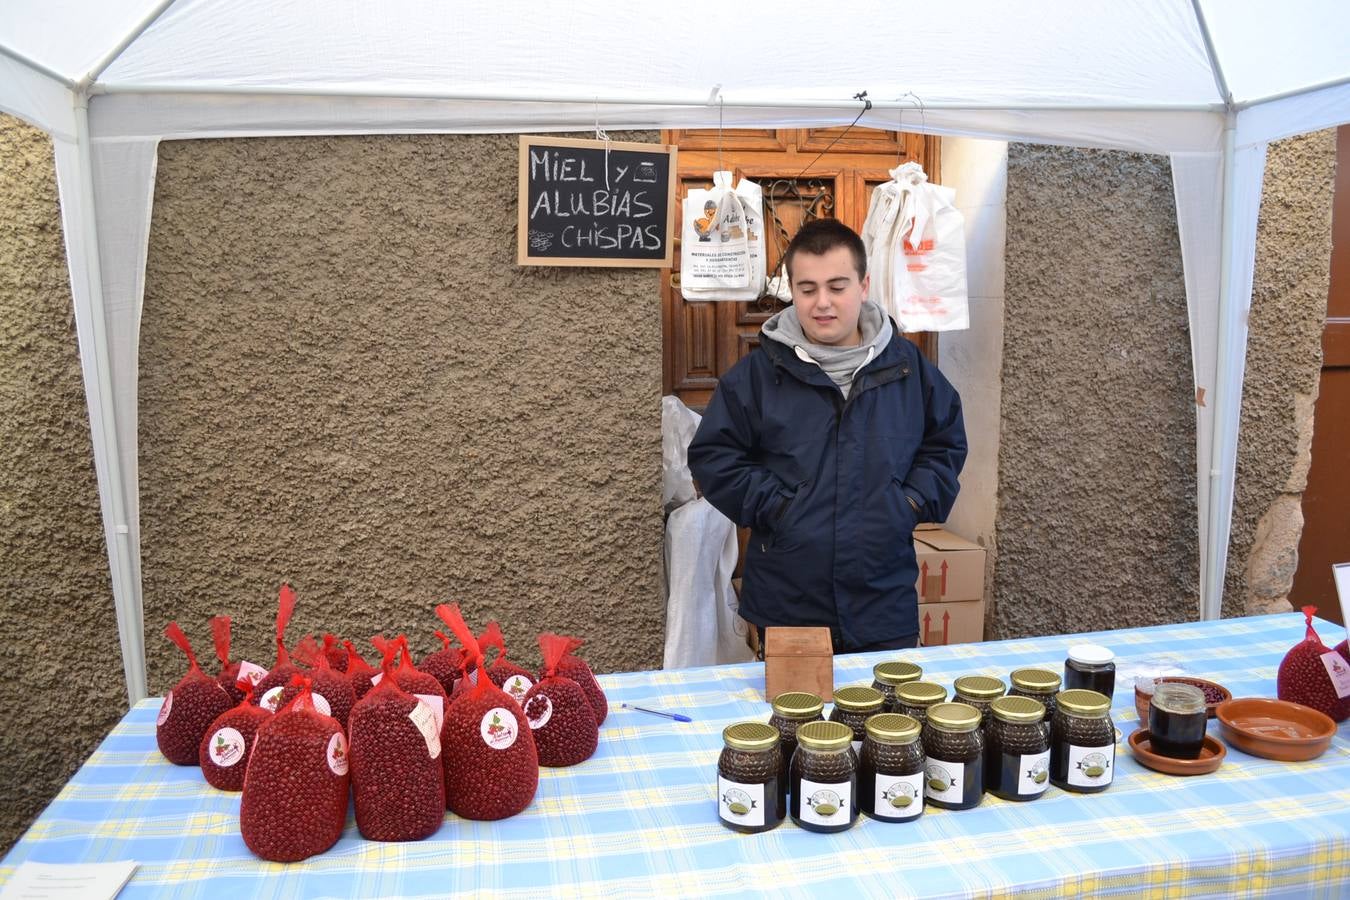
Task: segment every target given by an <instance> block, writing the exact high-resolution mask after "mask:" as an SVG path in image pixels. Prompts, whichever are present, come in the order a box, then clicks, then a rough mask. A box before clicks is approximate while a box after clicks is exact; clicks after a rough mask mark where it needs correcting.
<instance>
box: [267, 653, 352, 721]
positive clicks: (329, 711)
mask: <svg viewBox="0 0 1350 900" xmlns="http://www.w3.org/2000/svg"><path fill="white" fill-rule="evenodd" d="M295 658H296V659H297V660H299V661H300V662H302V663H304V664H305V665H307V666H311V667H312V668H311V669H310V670H309V672H308V673H306V674H308V675H309V680H310V691H311V692H312V693H313V694H314V706H315V707H316V708H317V709H318V710H319V712H321V713H323V714H324V715H325V716H332V717H333V718H335V719H337V720H338V724H339V725H341V726H342V727H343V729H344V730H345V729H346V728H347V717H348V716H349V715H350V714H351V711H352V706H353V705H354V704H355V703H356V691H355V690H354V689H353V688H352V680H351V679H350V678H348V677H347V676H346V675H344V674H342V673H341V672H339V671H337V670H336V669H333V668H331V667H330V666H329V665H328V655H327V654H326V653H324V652H323V651H322V650H321V649H319V643H318V641H316V640H314V638H313V637H311V636H309V635H306V636H305V637H304V638H303V639H302V640H301V641H300V643H299V644H297V645H296V647H295ZM298 693H300V688H299V687H298V686H297V685H296V684H295V682H294V680H292V682H291V683H290V684H289V685H287V686H286V688H285V689H284V690H283V691H282V692H281V699H280V701H278V703H277V705H278V706H285V705H286V704H288V703H290V702H291V701H292V700H294V699H295V696H296V694H298Z"/></svg>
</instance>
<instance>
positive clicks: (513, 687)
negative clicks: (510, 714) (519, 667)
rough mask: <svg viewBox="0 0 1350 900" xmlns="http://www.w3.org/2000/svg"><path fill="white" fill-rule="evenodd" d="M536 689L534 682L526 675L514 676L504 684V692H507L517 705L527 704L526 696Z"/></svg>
mask: <svg viewBox="0 0 1350 900" xmlns="http://www.w3.org/2000/svg"><path fill="white" fill-rule="evenodd" d="M532 687H534V682H533V681H531V680H530V679H528V678H526V677H525V676H524V675H512V676H511V677H510V678H508V679H506V681H505V682H503V683H502V690H504V691H506V693H507V694H509V695H510V696H511V698H512V699H513V700H515V701H516V702H517V703H524V702H525V695H526V694H528V693H529V692H530V688H532Z"/></svg>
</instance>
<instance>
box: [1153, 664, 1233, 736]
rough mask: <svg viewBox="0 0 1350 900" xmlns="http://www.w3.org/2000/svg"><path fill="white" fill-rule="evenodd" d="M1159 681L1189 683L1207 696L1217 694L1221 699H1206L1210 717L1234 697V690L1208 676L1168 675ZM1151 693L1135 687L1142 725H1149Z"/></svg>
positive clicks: (1206, 708)
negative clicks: (1220, 705)
mask: <svg viewBox="0 0 1350 900" xmlns="http://www.w3.org/2000/svg"><path fill="white" fill-rule="evenodd" d="M1157 681H1171V682H1175V683H1177V684H1189V685H1193V686H1195V687H1198V688H1199V689H1200V690H1202V691H1204V692H1205V696H1206V697H1210V696H1217V697H1218V698H1219V699H1218V700H1215V701H1213V702H1210V701H1209V700H1206V701H1205V712H1206V713H1208V714H1209V718H1211V719H1212V718H1214V711H1215V710H1216V709H1218V708H1219V704H1220V703H1223V702H1224V701H1226V700H1232V699H1233V692H1232V691H1230V690H1228V688H1226V687H1224V686H1223V685H1221V684H1219V683H1218V682H1217V681H1210V680H1209V679H1207V678H1191V677H1190V676H1189V675H1168V676H1166V677H1163V678H1159V679H1157ZM1151 696H1152V695H1151V694H1145V693H1144V692H1143V691H1141V690H1139V688H1135V689H1134V711H1135V712H1137V713H1138V714H1139V724H1140V726H1142V727H1144V728H1147V727H1148V701H1149V699H1150V698H1151Z"/></svg>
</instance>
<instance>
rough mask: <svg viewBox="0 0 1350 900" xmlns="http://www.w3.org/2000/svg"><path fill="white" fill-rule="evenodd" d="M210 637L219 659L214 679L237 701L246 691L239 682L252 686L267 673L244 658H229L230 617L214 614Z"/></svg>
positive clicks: (242, 697) (241, 698)
mask: <svg viewBox="0 0 1350 900" xmlns="http://www.w3.org/2000/svg"><path fill="white" fill-rule="evenodd" d="M211 638H212V640H213V641H214V642H215V645H216V659H218V660H220V674H219V675H217V676H216V681H217V682H219V683H220V686H221V687H222V688H224V689H225V693H227V694H229V695H230V699H231V700H233V701H234V702H235V703H239V702H240V701H241V700H243V699H244V695H245V694H246V693H247V691H245V690H244V689H243V688H242V687H240V684H241V683H243V684H246V685H247V686H248V687H249V688H252V687H253V686H254V685H255V684H257V683H258V680H259V679H260V678H262V677H263V676H264V675H266V674H267V670H266V669H264V668H263V667H262V666H259V665H255V664H254V663H251V662H248V661H246V660H238V659H235V660H232V659H230V617H229V616H215V617H213V618H212V619H211Z"/></svg>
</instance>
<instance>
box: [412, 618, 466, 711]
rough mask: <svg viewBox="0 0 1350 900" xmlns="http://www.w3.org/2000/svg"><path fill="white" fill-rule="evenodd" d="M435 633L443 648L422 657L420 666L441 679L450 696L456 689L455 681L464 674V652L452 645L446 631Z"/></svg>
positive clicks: (432, 675)
mask: <svg viewBox="0 0 1350 900" xmlns="http://www.w3.org/2000/svg"><path fill="white" fill-rule="evenodd" d="M435 635H436V637H438V638H440V641H441V649H439V650H436V651H433V652H431V653H428V654H427V655H426V656H424V657H422V664H421V665H420V666H418V668H419V669H421V670H422V671H423V672H426V673H427V674H428V675H430V676H431V677H433V678H435V679H436V680H437V681H439V682H440V683H441V688H442V689H443V690H444V691H445V695H446V696H447V697H448V696H450V694H451V693H453V692H454V690H455V682H456V681H458V680H459V678H460V676H462V675H463V674H464V653H463V652H462V651H461V650H460V649H459V648H458V647H451V646H450V637H449V635H447V634H446V633H445V632H443V631H437V632H435Z"/></svg>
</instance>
